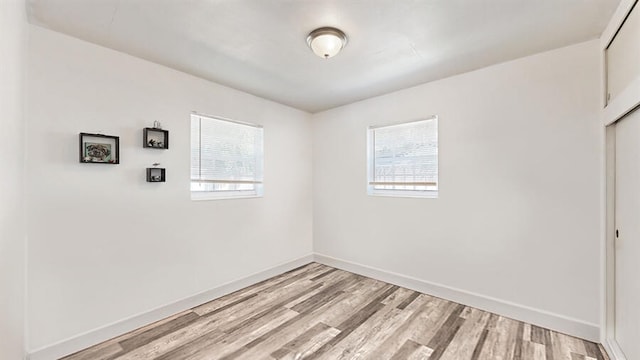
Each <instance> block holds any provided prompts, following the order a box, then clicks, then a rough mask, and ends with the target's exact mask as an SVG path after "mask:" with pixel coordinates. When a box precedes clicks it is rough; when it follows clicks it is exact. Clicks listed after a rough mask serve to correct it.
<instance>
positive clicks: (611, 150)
mask: <svg viewBox="0 0 640 360" xmlns="http://www.w3.org/2000/svg"><path fill="white" fill-rule="evenodd" d="M638 1H639V0H622V1H621V2H620V4H619V5H618V8H617V10H616V11H615V13H614V14H613V17H612V18H611V20H610V21H609V24H608V25H607V27H606V28H605V30H604V32H603V33H602V36H601V37H600V50H601V52H600V54H601V64H602V67H601V69H602V70H601V90H602V92H601V99H602V101H601V109H602V112H601V114H602V115H601V120H602V128H603V130H602V143H603V149H604V156H603V157H604V158H603V163H604V164H603V179H602V180H603V181H602V183H603V186H602V203H603V204H604V207H603V211H602V212H603V214H602V219H603V220H602V221H603V224H602V225H603V226H602V229H603V233H602V236H601V238H602V240H601V254H602V255H601V289H602V292H601V293H602V296H601V304H602V305H601V319H600V324H601V327H600V342H601V343H602V345H603V346H604V348H605V350H606V351H607V353H608V354H609V356H610V357H611V358H612V360H627V359H626V358H625V357H624V354H623V353H622V351H621V349H620V346H619V345H618V343H617V341H616V339H615V236H614V234H615V226H616V224H615V180H616V177H615V173H616V162H615V159H616V156H615V149H616V141H615V139H616V136H615V135H616V122H617V121H619V120H621V119H622V118H624V117H625V115H627V114H629V113H630V112H632V111H633V110H634V109H637V108H638V107H639V106H640V95H639V94H640V78H638V79H635V80H634V81H632V83H631V84H630V85H629V86H628V87H627V88H626V90H625V91H624V92H622V93H621V94H619V95H618V96H617V97H616V98H614V99H612V100H611V101H607V57H606V50H607V48H608V47H609V45H610V44H611V42H612V41H613V38H614V37H615V35H616V34H617V32H618V30H619V29H620V27H621V26H622V24H623V23H624V21H625V20H626V18H627V16H628V15H629V13H630V12H631V10H632V9H634V6H636V3H638ZM638 6H640V3H638ZM638 10H639V9H636V11H638ZM638 111H640V109H638Z"/></svg>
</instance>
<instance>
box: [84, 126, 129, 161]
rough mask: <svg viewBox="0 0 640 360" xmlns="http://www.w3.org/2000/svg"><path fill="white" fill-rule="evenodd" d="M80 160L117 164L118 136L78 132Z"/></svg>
mask: <svg viewBox="0 0 640 360" xmlns="http://www.w3.org/2000/svg"><path fill="white" fill-rule="evenodd" d="M80 162H81V163H85V164H86V163H91V164H119V163H120V138H119V137H118V136H110V135H102V134H89V133H80Z"/></svg>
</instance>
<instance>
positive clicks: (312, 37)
mask: <svg viewBox="0 0 640 360" xmlns="http://www.w3.org/2000/svg"><path fill="white" fill-rule="evenodd" d="M307 44H309V47H310V48H311V50H312V51H313V52H314V53H315V54H316V55H318V56H320V57H321V58H325V59H328V58H330V57H333V56H335V55H337V54H338V53H339V52H340V50H342V48H343V47H344V46H345V45H346V44H347V35H345V33H344V32H342V31H341V30H340V29H336V28H332V27H321V28H319V29H315V30H313V31H312V32H311V33H309V36H307Z"/></svg>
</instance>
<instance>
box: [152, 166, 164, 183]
mask: <svg viewBox="0 0 640 360" xmlns="http://www.w3.org/2000/svg"><path fill="white" fill-rule="evenodd" d="M166 181H167V170H166V169H165V168H157V167H152V168H147V182H166Z"/></svg>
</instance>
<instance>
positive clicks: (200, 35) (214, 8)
mask: <svg viewBox="0 0 640 360" xmlns="http://www.w3.org/2000/svg"><path fill="white" fill-rule="evenodd" d="M618 3H619V0H30V1H29V4H28V7H29V14H30V21H31V22H32V23H34V24H37V25H41V26H44V27H47V28H50V29H52V30H55V31H59V32H63V33H66V34H69V35H72V36H75V37H78V38H81V39H84V40H87V41H90V42H93V43H96V44H99V45H103V46H106V47H110V48H113V49H116V50H119V51H122V52H125V53H128V54H131V55H134V56H137V57H140V58H143V59H147V60H150V61H153V62H155V63H158V64H163V65H166V66H169V67H171V68H175V69H178V70H181V71H184V72H187V73H190V74H193V75H196V76H199V77H202V78H205V79H209V80H211V81H214V82H217V83H220V84H223V85H227V86H230V87H233V88H236V89H239V90H242V91H245V92H248V93H251V94H255V95H258V96H261V97H264V98H267V99H271V100H274V101H277V102H280V103H283V104H287V105H290V106H293V107H296V108H299V109H302V110H306V111H309V112H317V111H322V110H325V109H329V108H332V107H336V106H339V105H344V104H348V103H351V102H354V101H357V100H362V99H365V98H369V97H372V96H376V95H381V94H384V93H388V92H391V91H395V90H398V89H402V88H406V87H410V86H414V85H418V84H421V83H425V82H428V81H432V80H436V79H441V78H444V77H447V76H451V75H454V74H459V73H463V72H467V71H471V70H474V69H478V68H481V67H485V66H488V65H491V64H495V63H499V62H503V61H507V60H511V59H515V58H518V57H522V56H526V55H530V54H534V53H537V52H541V51H545V50H550V49H554V48H558V47H562V46H565V45H569V44H573V43H577V42H581V41H586V40H589V39H594V38H597V37H599V35H600V33H601V32H602V30H603V29H604V27H605V25H606V23H607V22H608V20H609V18H610V17H611V15H612V14H613V12H614V10H615V8H616V6H617V5H618ZM321 26H333V27H337V28H340V29H342V30H343V31H344V32H345V33H347V36H348V37H349V43H348V45H347V47H346V48H345V49H344V50H343V52H342V53H340V54H338V55H337V56H336V57H334V58H331V59H328V60H325V59H321V58H319V57H317V56H315V55H314V54H313V53H312V52H311V51H310V49H309V48H308V47H307V44H306V36H307V34H308V33H309V32H310V31H311V30H313V29H315V28H317V27H321Z"/></svg>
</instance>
